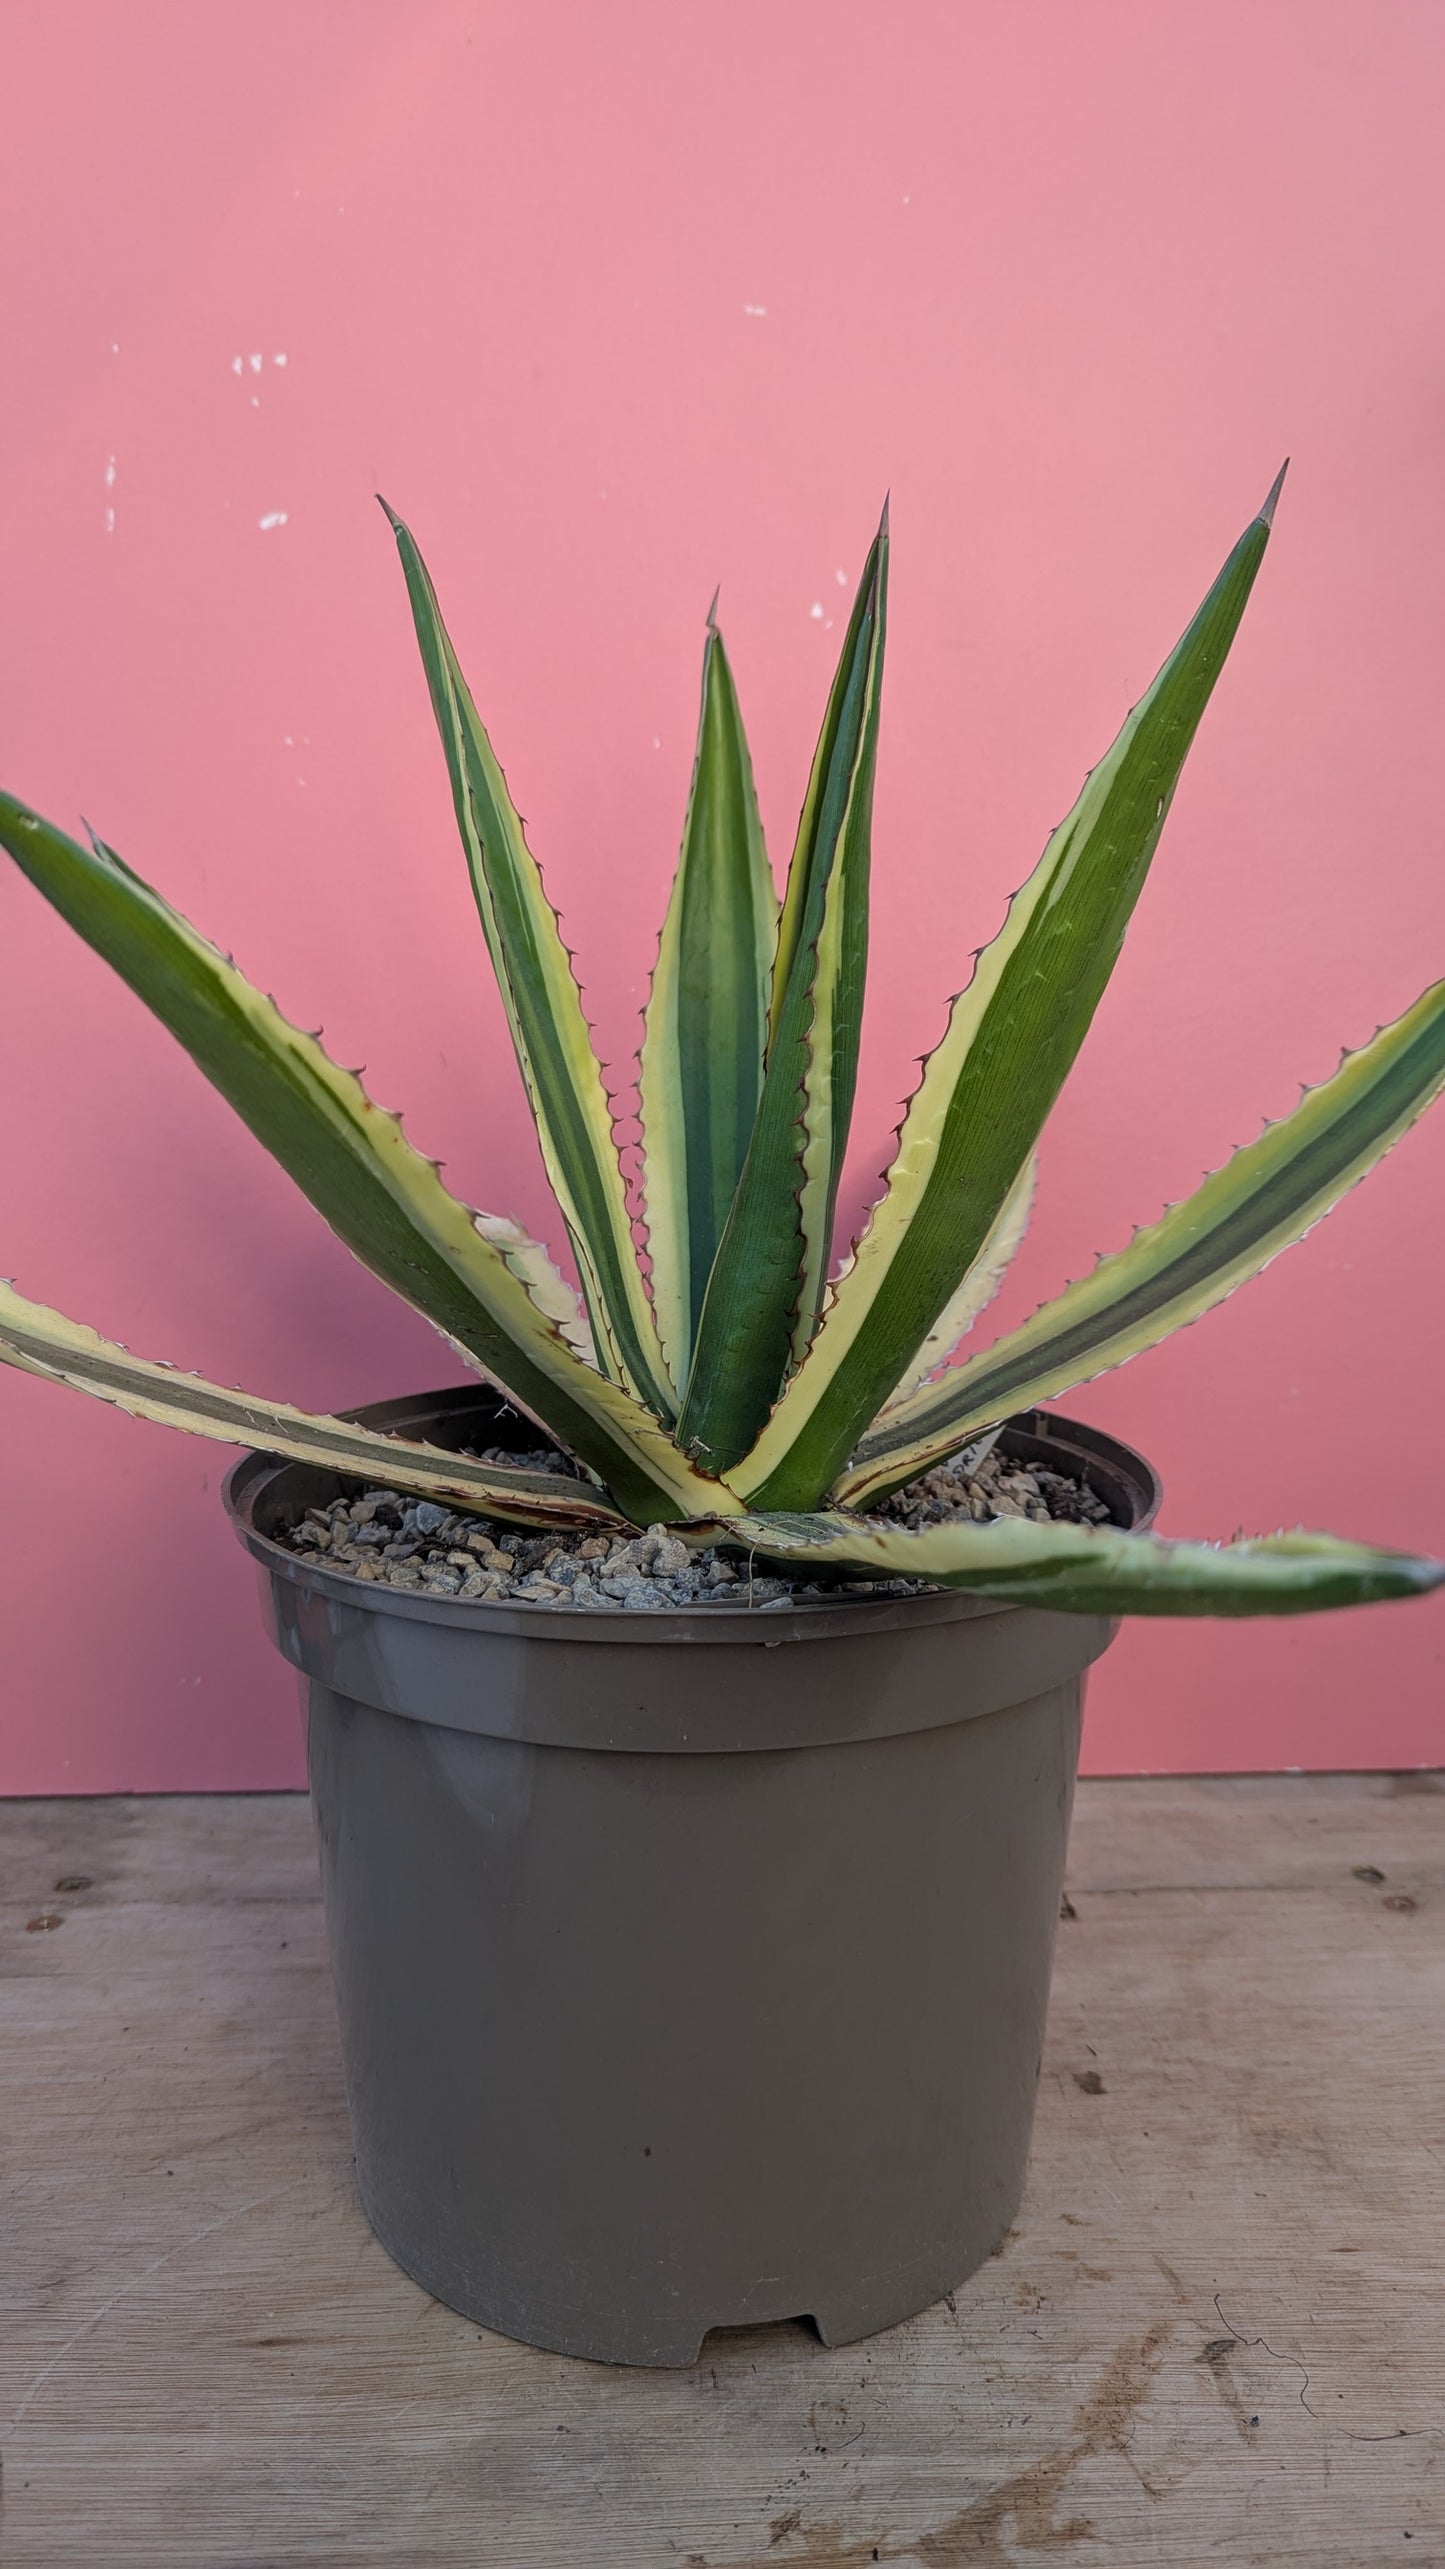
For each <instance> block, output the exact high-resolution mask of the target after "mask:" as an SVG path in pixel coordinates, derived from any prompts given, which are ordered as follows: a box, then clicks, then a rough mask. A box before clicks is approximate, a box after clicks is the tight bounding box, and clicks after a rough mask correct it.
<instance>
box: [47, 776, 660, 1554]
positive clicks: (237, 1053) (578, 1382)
mask: <svg viewBox="0 0 1445 2569" xmlns="http://www.w3.org/2000/svg"><path fill="white" fill-rule="evenodd" d="M0 846H4V847H6V848H8V849H9V851H10V854H11V855H12V856H13V857H14V858H15V861H16V863H17V864H18V865H19V866H20V867H21V869H22V871H23V872H24V873H26V874H27V875H28V876H29V878H30V880H31V882H32V883H33V884H34V885H35V886H36V888H37V890H38V891H40V892H43V893H44V895H45V898H46V899H47V900H48V901H49V902H50V903H51V905H52V907H53V908H55V909H56V910H58V911H59V913H60V915H61V917H62V918H63V919H65V920H66V921H67V922H68V923H69V925H70V926H71V927H73V928H74V929H75V930H76V931H77V933H78V934H79V935H80V936H82V937H84V939H85V941H86V943H87V944H88V945H90V946H93V947H94V949H95V951H96V953H97V954H100V955H102V956H103V957H104V958H105V960H106V962H107V963H109V964H111V965H112V966H113V967H114V969H115V970H116V971H117V972H118V973H119V974H120V976H121V979H122V980H123V981H125V982H128V983H129V985H130V987H131V989H132V990H134V991H135V992H136V994H137V996H138V997H139V998H141V999H143V1000H144V1001H145V1003H146V1005H147V1007H148V1008H150V1009H151V1011H152V1012H153V1014H154V1015H155V1016H157V1017H158V1018H159V1019H160V1021H161V1023H162V1025H164V1026H168V1027H169V1029H170V1031H171V1033H172V1034H173V1035H175V1036H176V1037H177V1039H178V1041H179V1042H181V1043H182V1044H183V1045H184V1046H185V1048H186V1050H187V1052H188V1053H189V1054H190V1056H191V1059H192V1060H193V1061H194V1062H195V1063H196V1065H197V1067H198V1069H200V1070H202V1071H204V1073H205V1075H206V1077H207V1079H209V1080H210V1081H211V1083H212V1085H213V1086H214V1087H216V1088H218V1089H219V1090H220V1092H221V1095H222V1096H223V1097H224V1098H225V1099H226V1100H227V1102H228V1104H229V1105H231V1106H233V1107H234V1108H235V1110H236V1112H237V1114H238V1115H239V1116H240V1117H241V1119H242V1121H243V1122H244V1123H245V1124H247V1125H248V1126H249V1128H250V1130H251V1131H252V1132H253V1133H254V1134H255V1136H256V1138H257V1140H258V1141H259V1142H261V1143H262V1144H263V1145H264V1147H265V1148H266V1149H267V1150H268V1151H269V1152H270V1153H271V1155H272V1157H273V1158H274V1159H276V1160H277V1161H279V1163H280V1165H281V1167H282V1168H284V1169H285V1170H286V1172H287V1174H288V1176H290V1177H293V1178H294V1179H295V1181H296V1183H297V1185H298V1186H299V1187H300V1188H301V1189H302V1191H303V1193H304V1194H305V1195H307V1196H308V1197H309V1198H310V1201H311V1202H312V1203H313V1204H314V1205H315V1207H316V1209H317V1211H318V1213H320V1214H321V1215H322V1217H323V1219H324V1220H325V1221H327V1222H329V1223H330V1225H331V1228H332V1230H333V1231H335V1232H336V1233H337V1235H338V1237H339V1238H340V1239H342V1240H344V1241H345V1243H346V1245H347V1247H348V1248H349V1249H351V1250H353V1251H354V1252H355V1254H356V1256H357V1257H358V1258H360V1259H361V1260H362V1262H363V1264H364V1265H366V1266H368V1267H370V1268H371V1270H372V1272H373V1274H375V1275H378V1276H380V1278H381V1279H382V1281H383V1283H385V1284H388V1285H390V1286H391V1288H392V1290H393V1291H394V1292H396V1293H398V1294H400V1295H401V1296H402V1298H403V1299H404V1300H405V1301H407V1302H409V1303H411V1304H412V1305H413V1306H414V1307H415V1308H416V1309H417V1310H418V1311H421V1312H424V1313H425V1315H426V1317H427V1318H428V1320H430V1321H432V1322H434V1323H435V1325H436V1327H437V1328H439V1329H441V1330H443V1331H445V1333H446V1334H447V1336H448V1337H450V1338H453V1339H455V1340H456V1341H457V1342H458V1344H459V1345H461V1346H462V1347H464V1348H465V1349H466V1350H467V1352H468V1353H469V1354H470V1355H471V1356H472V1357H474V1358H475V1360H476V1361H477V1363H478V1364H479V1365H481V1366H482V1367H483V1368H484V1369H485V1370H486V1371H487V1372H488V1373H490V1374H492V1375H494V1376H495V1377H496V1378H497V1379H498V1380H499V1381H501V1382H502V1383H504V1384H505V1386H506V1388H507V1389H508V1390H509V1391H510V1392H511V1393H512V1394H513V1396H514V1397H515V1398H516V1400H517V1401H518V1403H519V1404H520V1405H521V1407H522V1408H524V1409H527V1410H530V1411H531V1412H532V1414H533V1416H534V1417H536V1418H539V1419H540V1420H542V1421H543V1423H544V1424H545V1425H546V1426H547V1427H548V1428H550V1430H551V1431H552V1433H553V1435H554V1436H556V1437H557V1438H558V1440H559V1442H560V1443H562V1444H563V1445H566V1446H569V1447H570V1448H571V1450H572V1452H573V1453H575V1454H577V1455H579V1456H580V1457H581V1459H582V1460H583V1461H584V1462H586V1463H588V1464H590V1465H591V1467H592V1469H593V1470H594V1471H595V1472H597V1474H598V1475H599V1477H600V1478H601V1479H602V1480H603V1481H604V1482H605V1483H606V1484H607V1487H608V1488H609V1489H610V1490H611V1491H612V1492H613V1493H614V1495H615V1496H616V1498H617V1500H618V1502H619V1504H620V1505H622V1506H623V1507H624V1508H626V1510H627V1512H628V1513H629V1515H633V1516H637V1517H639V1518H640V1519H641V1521H642V1522H643V1523H648V1522H650V1521H651V1519H652V1518H653V1517H658V1518H661V1517H663V1516H677V1515H682V1516H691V1515H697V1514H699V1513H702V1512H704V1511H705V1509H706V1507H707V1504H708V1499H709V1495H710V1493H709V1489H708V1486H707V1485H706V1484H705V1483H704V1482H703V1481H702V1480H701V1478H700V1476H699V1475H698V1474H697V1473H696V1472H694V1471H693V1470H692V1469H691V1468H690V1467H689V1465H688V1464H687V1463H686V1462H685V1460H684V1458H683V1457H682V1455H681V1454H679V1453H677V1452H676V1450H675V1449H674V1447H673V1446H672V1445H671V1443H670V1442H669V1440H668V1438H667V1437H666V1436H665V1434H664V1433H663V1431H662V1429H661V1428H660V1427H659V1426H658V1425H657V1423H656V1421H655V1420H654V1419H653V1418H652V1417H651V1416H650V1415H649V1413H648V1412H647V1411H646V1410H645V1409H643V1407H642V1406H641V1404H640V1403H639V1402H637V1401H636V1400H634V1399H633V1398H632V1396H631V1395H630V1394H629V1393H628V1392H626V1391H625V1390H623V1389H622V1388H621V1387H620V1386H619V1385H616V1384H612V1383H608V1382H606V1381H604V1380H603V1378H602V1377H601V1376H600V1375H599V1374H597V1373H595V1372H594V1371H593V1370H592V1368H591V1367H590V1366H588V1365H586V1364H584V1362H583V1361H582V1359H581V1357H580V1356H579V1355H577V1354H576V1353H575V1351H574V1350H573V1349H572V1348H571V1347H569V1346H568V1345H567V1344H566V1342H565V1340H564V1339H563V1338H562V1336H561V1335H560V1333H559V1331H558V1330H557V1328H556V1326H555V1325H554V1323H553V1321H552V1320H550V1319H549V1318H548V1317H547V1316H546V1314H545V1313H544V1312H542V1311H541V1310H540V1309H539V1308H538V1306H537V1304H536V1303H535V1302H534V1301H533V1299H532V1297H531V1295H530V1293H529V1292H528V1290H527V1287H526V1284H525V1283H524V1281H523V1280H522V1279H521V1277H519V1276H518V1275H517V1274H516V1273H515V1272H514V1270H513V1268H512V1266H511V1264H510V1263H509V1261H508V1259H507V1256H506V1254H505V1251H504V1249H503V1248H501V1247H499V1246H497V1245H495V1244H494V1243H493V1242H491V1241H489V1240H487V1239H485V1238H483V1237H482V1236H481V1235H480V1234H479V1233H478V1231H477V1228H476V1225H475V1222H474V1220H473V1217H472V1215H471V1213H470V1212H469V1211H468V1209H467V1207H466V1206H465V1205H462V1204H459V1203H458V1202H457V1200H456V1198H455V1197H454V1196H452V1195H449V1194H448V1192H447V1190H446V1188H445V1187H444V1186H443V1185H442V1183H441V1180H440V1178H439V1177H438V1175H437V1171H436V1167H435V1164H434V1163H433V1162H432V1161H430V1160H428V1159H426V1158H424V1157H423V1155H422V1153H421V1152H420V1151H416V1150H414V1149H413V1148H412V1146H411V1144H410V1143H409V1142H408V1141H407V1139H406V1137H405V1135H404V1134H403V1132H402V1130H401V1125H400V1122H399V1120H398V1118H397V1117H396V1116H394V1115H389V1114H387V1113H385V1112H383V1110H382V1109H381V1108H379V1107H377V1106H375V1105H373V1103H372V1101H371V1099H370V1098H369V1097H368V1096H367V1094H366V1091H365V1090H364V1089H363V1087H362V1086H361V1083H360V1081H359V1080H358V1079H357V1078H356V1077H355V1076H354V1075H353V1074H352V1073H351V1072H350V1071H346V1070H342V1069H340V1068H338V1066H337V1065H336V1064H335V1063H334V1062H332V1061H330V1060H328V1058H327V1056H326V1054H325V1053H324V1051H323V1050H322V1048H321V1046H320V1044H319V1043H318V1042H317V1041H316V1040H315V1038H314V1037H313V1036H310V1035H306V1034H303V1033H301V1032H300V1031H299V1030H298V1029H297V1028H296V1027H294V1026H291V1025H289V1024H288V1023H287V1021H286V1019H285V1018H284V1017H283V1016H282V1015H281V1012H280V1010H279V1009H278V1008H277V1007H276V1005H275V1003H274V1001H273V1000H270V999H268V998H266V997H264V996H263V994H262V993H261V992H260V991H258V990H256V989H255V988H254V987H253V986H252V984H251V983H250V982H248V981H247V980H246V978H245V976H244V974H242V973H240V972H238V971H237V969H236V967H235V965H234V964H233V963H231V962H230V961H229V959H228V958H227V957H226V956H225V955H223V954H221V953H219V952H218V951H217V949H216V948H215V947H214V946H212V945H210V944H209V943H208V942H207V941H206V939H205V938H204V937H201V936H199V935H198V934H197V933H196V931H195V929H194V928H192V927H191V926H189V924H188V923H187V921H186V920H184V919H183V918H181V917H180V915H179V914H178V913H177V912H176V911H174V910H172V909H171V908H170V907H169V905H168V904H167V903H166V902H165V901H163V900H162V899H161V897H160V895H159V893H157V892H154V891H152V890H151V889H150V887H149V885H147V884H145V883H143V882H142V881H141V879H140V877H139V876H138V875H137V874H135V873H133V872H132V870H131V868H130V867H129V866H126V865H123V864H122V863H121V861H120V859H119V858H118V857H116V856H114V855H113V853H112V852H111V850H109V849H108V848H105V847H103V846H100V845H99V844H97V845H96V847H95V848H94V849H86V848H82V847H80V846H78V845H77V844H76V842H75V841H74V840H73V839H70V838H67V837H66V836H65V834H64V832H63V831H60V830H57V829H53V828H52V827H51V826H50V825H49V823H47V822H45V821H43V820H41V819H40V817H39V816H38V814H36V813H34V812H32V811H29V810H28V809H27V808H26V807H25V806H24V805H23V804H20V803H17V802H16V801H14V800H13V798H11V797H10V796H8V795H0Z"/></svg>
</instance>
